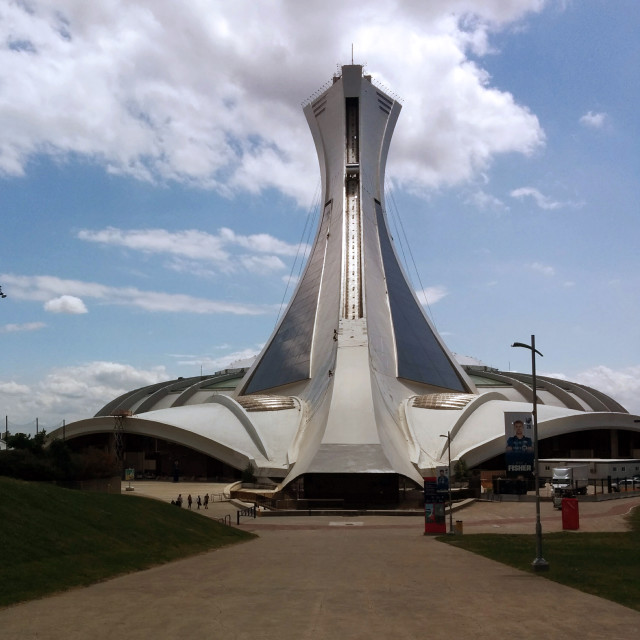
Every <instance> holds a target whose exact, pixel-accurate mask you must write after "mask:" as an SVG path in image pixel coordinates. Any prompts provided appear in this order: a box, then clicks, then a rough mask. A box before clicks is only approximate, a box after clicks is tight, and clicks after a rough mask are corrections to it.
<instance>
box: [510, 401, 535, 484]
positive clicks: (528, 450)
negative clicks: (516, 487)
mask: <svg viewBox="0 0 640 640" xmlns="http://www.w3.org/2000/svg"><path fill="white" fill-rule="evenodd" d="M504 426H505V459H506V465H507V477H509V478H517V477H529V476H532V475H533V416H532V415H531V414H530V413H524V412H522V411H520V412H516V411H506V412H505V414H504Z"/></svg>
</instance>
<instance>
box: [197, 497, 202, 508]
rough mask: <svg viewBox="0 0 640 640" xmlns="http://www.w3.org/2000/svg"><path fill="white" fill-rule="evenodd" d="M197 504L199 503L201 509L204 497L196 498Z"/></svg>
mask: <svg viewBox="0 0 640 640" xmlns="http://www.w3.org/2000/svg"><path fill="white" fill-rule="evenodd" d="M196 504H197V505H198V509H200V505H201V504H202V498H201V497H200V496H198V497H197V498H196Z"/></svg>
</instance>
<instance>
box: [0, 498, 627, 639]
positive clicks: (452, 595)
mask: <svg viewBox="0 0 640 640" xmlns="http://www.w3.org/2000/svg"><path fill="white" fill-rule="evenodd" d="M634 502H635V501H634ZM618 504H620V503H618ZM629 504H630V503H627V505H629ZM528 508H529V509H531V508H532V505H528ZM606 508H607V509H610V508H611V505H607V506H606ZM612 517H615V518H617V517H618V516H612ZM512 519H516V520H518V518H517V517H515V518H512ZM272 520H280V519H270V518H259V519H257V520H249V519H248V520H245V521H244V524H243V525H242V526H243V528H246V529H249V530H255V531H256V532H257V533H259V535H260V537H259V539H257V540H255V541H252V542H248V543H245V544H241V545H236V546H233V547H228V548H224V549H220V550H218V551H214V552H210V553H206V554H203V555H200V556H197V557H194V558H190V559H187V560H182V561H178V562H174V563H171V564H168V565H164V566H161V567H156V568H154V569H150V570H148V571H143V572H140V573H135V574H131V575H127V576H123V577H121V578H116V579H113V580H109V581H107V582H104V583H101V584H97V585H94V586H92V587H88V588H85V589H77V590H74V591H70V592H67V593H64V594H61V595H57V596H53V597H49V598H45V599H43V600H39V601H34V602H30V603H26V604H23V605H17V606H14V607H10V608H7V609H4V610H0V638H2V639H3V640H31V639H35V638H37V639H38V640H58V639H60V640H62V639H64V640H74V639H82V640H84V639H87V638H90V639H93V640H102V639H109V640H111V639H116V638H117V639H118V640H121V639H122V638H126V639H127V640H135V639H138V638H140V639H143V638H144V639H147V638H153V639H158V638H190V639H194V638H199V639H200V638H207V639H209V638H225V639H234V640H241V639H247V640H249V639H251V640H262V639H264V640H271V639H274V640H275V639H278V640H287V639H295V640H299V639H315V638H318V639H325V638H326V639H329V638H331V639H332V640H333V639H335V638H340V639H342V638H349V639H351V638H363V639H365V638H366V640H371V639H372V638H393V639H396V638H398V639H403V638H407V639H409V638H411V639H413V638H436V639H440V638H442V639H445V638H446V639H447V640H450V639H451V638H458V637H460V638H464V637H472V638H480V639H483V638H491V639H492V640H493V639H495V638H503V637H514V638H536V639H539V638H544V639H545V640H552V639H555V638H558V639H562V640H567V639H573V638H580V639H581V640H585V639H591V638H593V639H596V638H597V639H598V640H601V639H602V638H607V639H608V640H613V639H617V638H619V639H621V640H622V639H624V640H629V639H630V638H637V637H640V613H638V612H635V611H632V610H630V609H627V608H625V607H622V606H619V605H616V604H614V603H612V602H609V601H607V600H603V599H600V598H597V597H594V596H589V595H586V594H583V593H581V592H578V591H575V590H573V589H569V588H567V587H563V586H561V585H558V584H555V583H553V582H551V581H549V580H546V579H545V578H542V577H540V576H536V575H533V574H529V573H524V572H520V571H516V570H514V569H510V568H508V567H505V566H503V565H501V564H498V563H495V562H492V561H490V560H486V559H484V558H481V557H479V556H475V555H473V554H470V553H467V552H465V551H462V550H459V549H455V548H452V547H450V546H449V545H446V544H442V543H440V542H437V541H436V540H435V539H433V538H429V537H425V536H423V535H422V528H421V526H420V522H419V520H416V521H415V524H416V525H417V526H415V527H413V526H411V524H412V522H410V521H411V520H414V519H413V518H410V519H407V518H398V517H396V518H373V519H368V518H338V517H333V518H331V517H328V518H327V519H321V520H316V519H315V518H312V519H298V518H296V520H303V522H299V523H294V522H292V521H291V520H288V519H287V521H286V522H285V521H283V522H282V524H281V525H279V526H278V525H277V524H276V523H274V522H271V521H272ZM408 520H409V521H408ZM507 520H509V518H503V522H502V526H501V530H505V529H506V528H508V526H507ZM159 535H161V532H159Z"/></svg>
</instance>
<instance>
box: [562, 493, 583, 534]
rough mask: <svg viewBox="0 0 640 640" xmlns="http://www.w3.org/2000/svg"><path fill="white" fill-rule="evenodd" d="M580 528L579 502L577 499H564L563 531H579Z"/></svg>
mask: <svg viewBox="0 0 640 640" xmlns="http://www.w3.org/2000/svg"><path fill="white" fill-rule="evenodd" d="M579 528H580V513H579V510H578V501H577V500H576V499H575V498H562V529H563V530H564V531H567V530H573V531H575V530H577V529H579Z"/></svg>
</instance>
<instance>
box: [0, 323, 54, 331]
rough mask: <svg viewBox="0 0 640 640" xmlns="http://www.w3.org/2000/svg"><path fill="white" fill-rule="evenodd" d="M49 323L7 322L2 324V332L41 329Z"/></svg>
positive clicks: (0, 329)
mask: <svg viewBox="0 0 640 640" xmlns="http://www.w3.org/2000/svg"><path fill="white" fill-rule="evenodd" d="M46 326H47V325H46V324H45V323H44V322H25V323H24V324H5V325H4V326H0V333H16V332H18V331H39V330H40V329H44V328H45V327H46Z"/></svg>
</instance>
